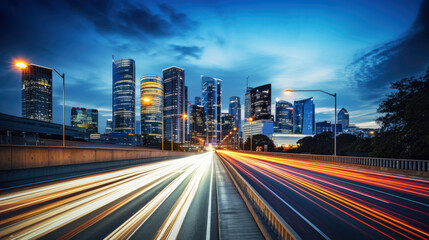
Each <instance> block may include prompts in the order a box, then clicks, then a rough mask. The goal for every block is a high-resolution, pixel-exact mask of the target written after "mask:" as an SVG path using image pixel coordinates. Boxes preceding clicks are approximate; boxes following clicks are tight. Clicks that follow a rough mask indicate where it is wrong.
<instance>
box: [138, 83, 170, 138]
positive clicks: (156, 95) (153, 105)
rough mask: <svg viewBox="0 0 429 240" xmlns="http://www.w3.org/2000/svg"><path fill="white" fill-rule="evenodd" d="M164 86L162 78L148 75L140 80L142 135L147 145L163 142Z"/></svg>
mask: <svg viewBox="0 0 429 240" xmlns="http://www.w3.org/2000/svg"><path fill="white" fill-rule="evenodd" d="M163 102H164V85H163V82H162V79H161V77H160V76H156V75H146V76H143V77H141V79H140V116H141V135H142V139H143V143H145V144H160V143H161V141H162V111H163Z"/></svg>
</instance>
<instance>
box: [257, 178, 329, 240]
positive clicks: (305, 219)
mask: <svg viewBox="0 0 429 240" xmlns="http://www.w3.org/2000/svg"><path fill="white" fill-rule="evenodd" d="M253 179H255V180H256V181H258V182H259V183H260V184H261V185H263V186H264V187H265V189H267V190H268V191H270V192H271V193H272V194H273V195H274V196H276V197H277V198H278V199H280V201H282V202H283V203H284V204H285V205H286V206H288V207H289V208H290V209H292V211H294V212H295V213H296V214H297V215H298V216H300V217H301V218H302V219H304V221H305V222H307V223H308V224H309V225H310V226H311V227H313V228H314V230H316V231H317V232H318V233H319V234H320V235H322V236H323V237H324V238H325V239H327V240H330V238H329V237H328V236H327V235H326V234H325V233H323V232H322V230H320V229H319V228H318V227H316V226H315V225H314V224H313V223H312V222H310V220H308V219H307V218H306V217H304V215H302V214H301V213H299V212H298V210H296V209H295V208H294V207H292V206H291V205H290V204H289V203H287V202H286V201H285V200H283V198H281V197H280V196H279V195H277V193H275V192H274V191H272V190H271V189H270V188H269V187H267V185H265V184H264V183H262V182H261V181H259V179H257V178H253Z"/></svg>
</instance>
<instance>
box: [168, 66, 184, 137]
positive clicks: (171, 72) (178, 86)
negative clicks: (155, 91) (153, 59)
mask: <svg viewBox="0 0 429 240" xmlns="http://www.w3.org/2000/svg"><path fill="white" fill-rule="evenodd" d="M162 74H163V83H164V139H165V140H167V141H171V139H172V138H173V142H174V143H184V141H185V135H186V131H185V130H186V129H185V123H186V120H185V119H184V114H185V113H186V105H185V70H183V69H182V68H178V67H169V68H166V69H163V70H162Z"/></svg>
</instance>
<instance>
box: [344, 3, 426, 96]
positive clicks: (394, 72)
mask: <svg viewBox="0 0 429 240" xmlns="http://www.w3.org/2000/svg"><path fill="white" fill-rule="evenodd" d="M428 43H429V0H423V2H422V4H421V6H420V10H419V13H418V15H417V17H416V19H415V21H414V23H413V25H412V27H411V29H410V30H409V31H408V32H407V33H406V34H405V35H404V36H402V37H400V38H398V39H395V40H393V41H390V42H387V43H384V44H382V45H380V46H378V47H376V48H374V49H372V50H371V51H369V52H367V53H365V54H363V55H360V56H357V57H356V58H355V60H354V61H353V62H352V63H351V64H350V65H349V66H348V67H347V69H346V71H347V72H348V74H349V75H350V78H351V79H352V80H353V81H354V83H355V84H356V86H357V87H358V88H359V89H361V91H360V92H361V93H362V94H364V95H365V96H366V97H367V98H372V99H375V98H379V97H380V93H384V91H385V90H386V87H387V86H388V85H389V84H390V83H391V82H394V81H397V80H399V79H400V78H402V77H407V76H411V75H413V74H416V73H419V72H421V71H423V70H424V69H425V68H426V67H427V66H428V65H429V44H428ZM369 89H370V91H368V90H369Z"/></svg>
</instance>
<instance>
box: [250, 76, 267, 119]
mask: <svg viewBox="0 0 429 240" xmlns="http://www.w3.org/2000/svg"><path fill="white" fill-rule="evenodd" d="M250 99H251V108H250V116H251V117H253V120H259V119H272V117H271V84H266V85H262V86H259V87H256V88H253V89H252V90H251V91H250Z"/></svg>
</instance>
